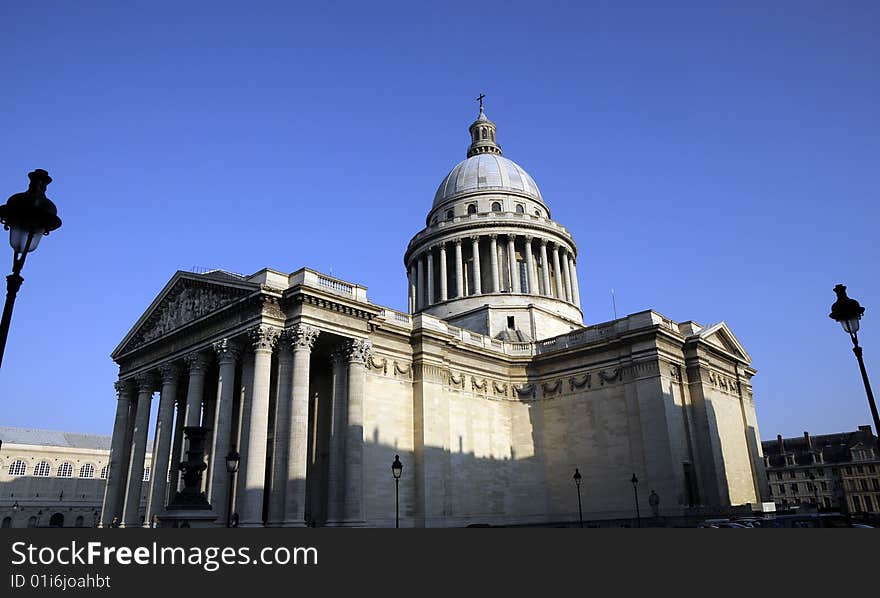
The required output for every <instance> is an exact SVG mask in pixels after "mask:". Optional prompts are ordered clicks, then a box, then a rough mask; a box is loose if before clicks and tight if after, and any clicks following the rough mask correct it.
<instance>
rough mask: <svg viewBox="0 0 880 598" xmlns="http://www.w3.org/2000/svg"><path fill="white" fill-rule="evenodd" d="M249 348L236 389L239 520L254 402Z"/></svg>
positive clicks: (236, 501) (234, 507) (235, 506)
mask: <svg viewBox="0 0 880 598" xmlns="http://www.w3.org/2000/svg"><path fill="white" fill-rule="evenodd" d="M250 347H251V345H250V344H248V345H246V346H245V347H243V351H242V355H241V386H239V387H238V388H237V389H236V392H237V393H238V397H239V404H238V414H239V415H238V453H239V457H240V459H241V460H240V461H239V463H238V475H237V476H236V478H235V493H234V499H233V505H232V512H233V513H237V514H238V515H239V519H240V516H241V513H240V512H239V510H238V508H239V506H240V505H241V501H242V500H243V499H242V498H241V497H244V496H246V495H247V478H246V477H245V475H244V473H243V472H245V471H247V462H248V447H249V446H250V443H251V442H250V430H251V405H252V404H253V402H254V352H253V351H251V350H249V349H250ZM245 349H248V350H245Z"/></svg>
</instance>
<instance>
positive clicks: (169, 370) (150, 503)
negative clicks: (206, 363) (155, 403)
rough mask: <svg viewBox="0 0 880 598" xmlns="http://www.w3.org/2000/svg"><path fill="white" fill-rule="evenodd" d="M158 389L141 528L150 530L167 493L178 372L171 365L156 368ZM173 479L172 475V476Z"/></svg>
mask: <svg viewBox="0 0 880 598" xmlns="http://www.w3.org/2000/svg"><path fill="white" fill-rule="evenodd" d="M159 376H160V377H161V379H162V390H161V392H160V394H159V413H158V414H156V431H155V432H154V433H153V459H152V461H151V462H150V467H151V468H152V473H151V475H150V491H149V493H148V495H147V511H146V514H145V516H144V526H145V527H150V526H151V524H152V521H153V515H157V514H159V513H160V512H162V510H163V509H164V508H165V496H166V492H167V490H168V482H167V481H166V480H167V477H166V476H167V474H168V462H169V461H170V459H171V439H172V433H173V432H172V430H173V427H174V404H175V403H176V402H177V382H178V378H179V376H180V370H178V368H177V366H176V365H174V364H171V363H165V364H162V365H160V366H159ZM172 477H173V476H172Z"/></svg>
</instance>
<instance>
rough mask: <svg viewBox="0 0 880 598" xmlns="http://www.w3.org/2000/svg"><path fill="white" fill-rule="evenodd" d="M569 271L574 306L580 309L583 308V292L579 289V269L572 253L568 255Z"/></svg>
mask: <svg viewBox="0 0 880 598" xmlns="http://www.w3.org/2000/svg"><path fill="white" fill-rule="evenodd" d="M568 269H569V270H570V271H571V293H572V299H573V300H574V304H575V305H577V306H578V307H580V306H581V292H580V289H579V288H578V273H577V267H576V266H575V263H574V256H572V255H571V254H570V253H569V254H568Z"/></svg>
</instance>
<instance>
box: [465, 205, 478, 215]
mask: <svg viewBox="0 0 880 598" xmlns="http://www.w3.org/2000/svg"><path fill="white" fill-rule="evenodd" d="M467 213H468V214H476V213H477V204H475V203H471V204H468V209H467Z"/></svg>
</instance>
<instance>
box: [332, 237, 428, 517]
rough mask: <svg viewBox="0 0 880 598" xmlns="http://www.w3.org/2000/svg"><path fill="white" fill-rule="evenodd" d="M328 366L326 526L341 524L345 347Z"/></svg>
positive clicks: (344, 419) (345, 415)
mask: <svg viewBox="0 0 880 598" xmlns="http://www.w3.org/2000/svg"><path fill="white" fill-rule="evenodd" d="M441 247H442V245H441ZM441 256H442V253H441ZM330 364H331V367H332V369H331V376H332V378H331V385H332V389H331V392H332V393H333V395H332V396H333V405H332V408H331V411H330V442H329V443H328V449H327V452H328V460H329V461H328V463H327V525H339V524H341V523H342V521H343V505H344V502H345V477H344V476H345V465H344V464H345V434H346V422H347V421H348V414H347V413H346V401H345V399H346V396H347V395H348V376H347V373H348V372H347V370H348V351H347V347H346V346H345V345H340V346H337V347H336V348H335V349H334V350H333V352H332V353H330Z"/></svg>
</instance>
